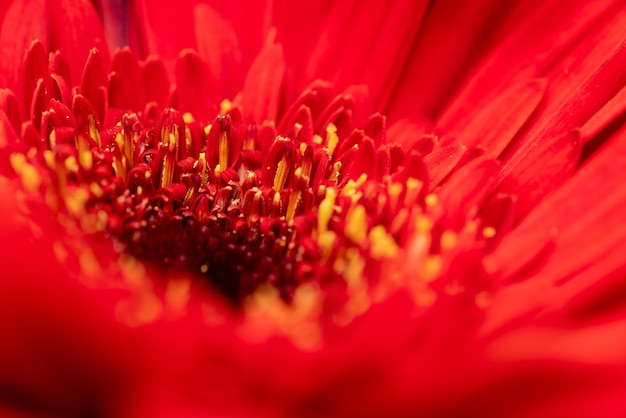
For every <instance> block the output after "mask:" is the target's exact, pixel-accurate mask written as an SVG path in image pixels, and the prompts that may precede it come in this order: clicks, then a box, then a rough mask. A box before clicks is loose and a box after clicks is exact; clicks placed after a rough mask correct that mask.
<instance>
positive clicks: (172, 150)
mask: <svg viewBox="0 0 626 418" xmlns="http://www.w3.org/2000/svg"><path fill="white" fill-rule="evenodd" d="M173 131H174V133H171V132H170V134H169V135H168V136H167V139H166V142H165V144H163V145H165V146H166V147H167V148H168V152H166V153H165V157H164V158H163V171H162V173H161V187H167V186H169V185H170V184H172V182H173V180H174V169H175V168H176V163H177V162H178V161H177V159H176V156H177V155H178V147H179V145H180V144H179V142H180V138H179V137H178V129H176V127H174V130H173Z"/></svg>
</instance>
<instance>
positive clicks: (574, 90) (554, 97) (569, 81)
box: [509, 9, 626, 155]
mask: <svg viewBox="0 0 626 418" xmlns="http://www.w3.org/2000/svg"><path fill="white" fill-rule="evenodd" d="M625 38H626V9H622V10H620V11H619V12H618V13H617V14H615V15H613V16H612V18H611V19H610V21H608V22H604V25H603V26H602V27H601V28H598V30H597V31H595V32H592V33H590V34H589V36H586V37H585V38H584V39H583V40H582V41H581V42H580V43H579V44H578V45H575V47H574V48H573V49H572V51H571V53H570V54H568V56H567V57H566V58H565V59H564V60H563V62H562V63H561V64H560V65H558V66H556V67H555V68H554V69H552V71H551V73H552V74H550V75H549V76H548V77H549V79H550V84H549V86H548V92H547V96H548V97H549V100H547V101H546V108H545V110H544V111H543V112H542V113H541V115H540V116H539V118H538V120H537V121H536V122H535V123H534V124H533V126H532V127H531V128H530V130H529V132H528V133H527V134H526V135H524V137H523V138H522V140H521V141H520V142H519V143H518V145H517V146H516V147H515V148H514V149H513V150H512V152H515V151H519V152H520V153H525V152H527V149H528V148H530V147H533V146H534V145H533V144H534V142H535V141H542V140H545V139H546V138H550V137H555V136H560V135H563V134H565V133H567V132H568V131H569V130H571V129H574V128H577V127H579V126H582V125H583V124H584V123H585V122H586V121H588V120H589V119H590V118H591V117H592V116H593V115H594V113H595V112H597V111H598V110H599V109H600V108H602V106H604V105H605V104H606V102H607V101H609V100H610V99H611V98H612V97H613V96H614V95H615V94H616V93H617V92H618V91H619V90H620V89H621V88H622V86H623V85H624V84H625V83H626V77H625V76H624V71H623V69H624V66H626V43H625V42H624V39H625ZM509 155H510V154H509Z"/></svg>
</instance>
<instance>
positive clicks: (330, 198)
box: [317, 187, 337, 236]
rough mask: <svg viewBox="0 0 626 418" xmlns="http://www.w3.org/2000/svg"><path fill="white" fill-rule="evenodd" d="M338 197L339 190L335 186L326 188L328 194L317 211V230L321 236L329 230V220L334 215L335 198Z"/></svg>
mask: <svg viewBox="0 0 626 418" xmlns="http://www.w3.org/2000/svg"><path fill="white" fill-rule="evenodd" d="M336 197H337V191H336V190H335V189H334V188H333V187H329V188H327V189H326V196H325V197H324V200H322V202H321V203H320V206H319V209H318V212H317V230H318V232H319V233H320V236H321V235H323V234H324V233H325V232H326V231H327V230H328V222H330V218H332V216H333V212H334V210H335V199H336Z"/></svg>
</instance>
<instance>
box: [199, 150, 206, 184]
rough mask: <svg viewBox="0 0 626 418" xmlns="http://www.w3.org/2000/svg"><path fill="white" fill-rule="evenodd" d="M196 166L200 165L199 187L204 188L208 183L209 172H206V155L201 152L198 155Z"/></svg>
mask: <svg viewBox="0 0 626 418" xmlns="http://www.w3.org/2000/svg"><path fill="white" fill-rule="evenodd" d="M197 163H198V164H200V185H201V186H204V185H206V184H207V182H208V181H209V172H208V170H207V162H206V154H205V153H204V152H201V153H200V155H198V161H197Z"/></svg>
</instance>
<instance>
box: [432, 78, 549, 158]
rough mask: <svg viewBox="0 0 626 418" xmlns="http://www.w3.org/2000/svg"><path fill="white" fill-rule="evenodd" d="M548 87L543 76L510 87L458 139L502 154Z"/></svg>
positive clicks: (481, 112)
mask: <svg viewBox="0 0 626 418" xmlns="http://www.w3.org/2000/svg"><path fill="white" fill-rule="evenodd" d="M546 86H547V83H546V81H545V80H543V79H539V80H532V81H530V82H525V83H522V84H520V85H517V86H513V87H512V88H510V89H507V90H506V91H504V92H503V93H502V94H501V95H500V96H499V97H497V98H496V99H495V100H493V101H492V102H491V103H489V105H488V106H486V107H484V108H482V109H481V110H480V111H479V113H478V114H477V115H475V116H474V118H472V120H471V121H470V122H469V124H468V125H466V126H462V127H460V128H459V130H460V132H459V134H458V137H457V138H456V142H460V143H462V144H464V145H466V146H467V147H468V148H471V147H473V146H480V147H482V148H483V149H485V150H486V155H488V156H490V157H494V158H495V157H498V156H499V155H500V153H501V152H502V151H503V150H504V148H505V147H506V146H507V145H508V144H509V142H510V141H511V140H512V139H513V137H514V136H515V134H517V133H518V131H519V130H520V129H521V128H522V126H523V125H524V124H525V123H526V121H527V120H528V119H529V118H530V116H531V115H532V114H533V113H534V112H535V111H536V109H537V107H538V105H539V103H540V102H541V101H542V99H543V96H544V93H545V91H546ZM442 144H444V145H445V143H442Z"/></svg>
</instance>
